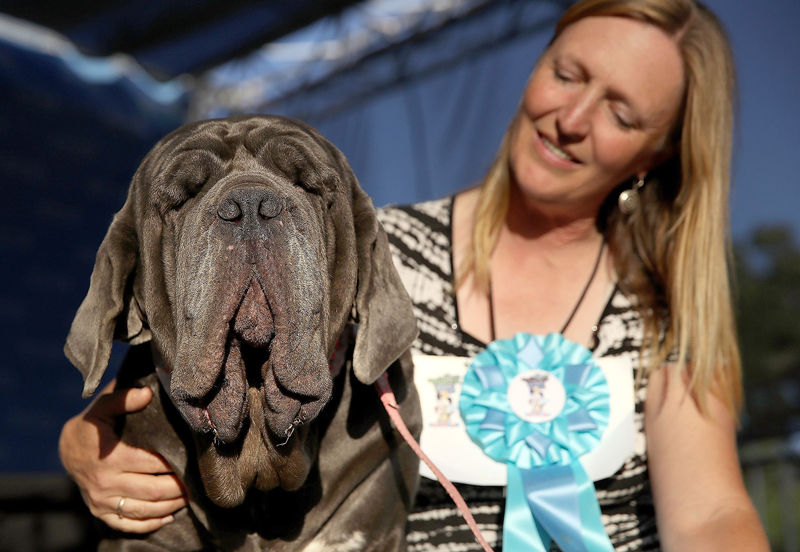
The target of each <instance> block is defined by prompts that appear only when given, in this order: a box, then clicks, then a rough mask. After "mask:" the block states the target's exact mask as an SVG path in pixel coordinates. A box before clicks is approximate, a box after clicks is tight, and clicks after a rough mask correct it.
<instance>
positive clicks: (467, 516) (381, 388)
mask: <svg viewBox="0 0 800 552" xmlns="http://www.w3.org/2000/svg"><path fill="white" fill-rule="evenodd" d="M375 387H377V389H378V395H380V397H381V402H382V403H383V406H384V408H386V412H387V413H388V414H389V417H390V418H391V419H392V421H393V422H394V425H395V427H397V431H399V432H400V435H402V436H403V439H405V440H406V442H407V443H408V445H409V446H410V447H411V449H412V450H413V451H414V452H415V453H417V456H419V457H420V459H421V460H422V461H423V462H425V463H426V464H427V465H428V467H429V468H430V469H431V471H432V472H433V473H434V474H435V475H436V478H437V479H438V480H439V483H441V484H442V487H444V489H445V490H446V491H447V494H449V495H450V498H452V499H453V502H455V503H456V506H458V509H459V510H461V515H462V516H464V520H465V521H466V522H467V525H469V528H470V529H472V533H473V534H474V535H475V538H476V539H478V542H479V543H480V544H481V546H483V549H484V551H485V552H493V551H492V548H491V547H490V546H489V544H488V543H487V542H486V539H484V538H483V535H482V534H481V531H480V529H478V524H477V523H476V522H475V518H474V517H472V514H471V513H470V511H469V508H468V507H467V503H466V502H464V499H463V498H462V497H461V494H460V493H459V492H458V489H456V487H455V485H453V484H452V483H451V482H450V481H449V480H448V479H447V478H446V477H445V476H444V474H443V473H442V472H441V471H440V470H439V468H437V467H436V466H435V465H434V463H433V462H431V459H430V458H428V456H427V455H426V454H425V453H424V452H422V449H421V448H420V446H419V443H417V440H416V439H414V436H413V435H411V432H410V431H409V430H408V428H407V427H406V424H405V422H403V418H402V417H401V416H400V412H399V410H398V408H399V407H398V406H397V399H396V398H395V396H394V393H392V388H391V386H390V385H389V378H388V377H387V376H386V372H384V373H383V374H381V375H380V377H378V379H377V380H376V381H375Z"/></svg>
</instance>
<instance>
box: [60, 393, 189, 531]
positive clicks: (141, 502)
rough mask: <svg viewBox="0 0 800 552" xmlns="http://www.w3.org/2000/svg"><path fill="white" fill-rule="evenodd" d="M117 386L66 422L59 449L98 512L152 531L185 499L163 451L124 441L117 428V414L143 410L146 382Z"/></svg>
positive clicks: (117, 525)
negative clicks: (141, 385) (139, 385)
mask: <svg viewBox="0 0 800 552" xmlns="http://www.w3.org/2000/svg"><path fill="white" fill-rule="evenodd" d="M113 386H114V383H113V382H112V383H111V384H110V385H109V386H108V387H106V388H105V389H104V390H103V393H102V394H101V395H100V396H99V397H98V398H97V399H95V400H94V401H93V402H92V404H90V405H89V407H88V408H87V409H86V410H85V411H83V412H82V413H81V414H78V415H77V416H75V417H74V418H71V419H70V420H69V421H68V422H67V423H66V424H64V428H63V429H62V430H61V439H60V440H59V445H58V448H59V454H60V456H61V462H62V464H64V467H65V468H66V469H67V471H68V472H69V474H70V475H71V476H72V478H73V479H74V480H75V482H76V483H77V484H78V487H80V489H81V494H82V495H83V500H84V501H85V502H86V504H87V505H88V506H89V510H90V511H91V512H92V514H93V515H94V516H96V517H98V518H100V519H101V520H103V521H104V522H105V523H106V524H107V525H108V526H109V527H111V528H112V529H116V530H118V531H125V532H128V533H148V532H150V531H155V530H156V529H158V528H159V527H161V526H163V525H166V524H167V523H170V522H172V521H173V517H172V514H173V513H174V512H176V511H178V510H180V509H181V508H183V507H185V506H186V498H185V497H184V492H183V488H182V487H181V484H180V483H179V481H178V478H177V477H176V476H175V474H174V473H173V471H172V468H171V467H170V466H169V464H167V462H166V461H165V460H164V459H163V458H162V457H161V456H159V455H158V454H155V453H152V452H149V451H146V450H144V449H139V448H134V447H131V446H129V445H126V444H125V443H123V442H122V441H120V439H119V436H118V435H117V434H116V433H115V432H114V420H115V418H116V417H118V416H121V415H123V414H126V413H129V412H136V411H139V410H142V409H143V408H144V407H145V406H147V405H148V403H149V402H150V400H151V399H152V398H153V392H152V391H151V390H150V389H149V388H147V387H145V388H143V389H123V390H119V391H112V389H113ZM122 498H124V499H125V501H124V503H123V504H122V508H121V516H120V515H118V513H117V508H118V507H119V506H120V501H121V499H122Z"/></svg>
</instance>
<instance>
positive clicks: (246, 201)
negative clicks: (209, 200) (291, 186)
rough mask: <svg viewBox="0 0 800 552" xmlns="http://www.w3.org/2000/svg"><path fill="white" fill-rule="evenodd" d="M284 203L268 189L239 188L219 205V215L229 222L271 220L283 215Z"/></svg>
mask: <svg viewBox="0 0 800 552" xmlns="http://www.w3.org/2000/svg"><path fill="white" fill-rule="evenodd" d="M282 210H283V201H282V200H281V198H280V197H278V196H277V195H276V194H275V193H274V192H272V191H271V190H268V189H266V188H237V189H235V190H233V191H232V192H230V193H229V194H228V195H227V196H226V197H225V199H223V200H222V202H221V203H220V204H219V209H217V215H218V216H219V218H221V219H222V220H225V221H228V222H239V221H242V220H248V219H251V220H254V221H258V220H259V219H261V220H269V219H271V218H275V217H277V216H278V215H280V214H281V211H282Z"/></svg>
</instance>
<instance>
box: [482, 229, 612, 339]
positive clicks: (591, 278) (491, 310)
mask: <svg viewBox="0 0 800 552" xmlns="http://www.w3.org/2000/svg"><path fill="white" fill-rule="evenodd" d="M605 245H606V239H605V237H603V241H601V242H600V250H599V251H598V252H597V259H596V260H595V261H594V268H592V273H591V274H590V275H589V281H588V282H586V285H585V286H583V291H582V292H581V296H580V297H578V302H577V303H575V306H574V307H573V309H572V312H571V313H570V314H569V317H568V318H567V321H566V322H565V323H564V327H562V328H561V331H560V332H558V333H560V334H561V335H564V332H565V331H566V330H567V328H568V327H569V323H570V322H572V319H573V318H574V317H575V313H576V312H578V307H580V306H581V303H582V302H583V298H584V297H586V292H587V291H589V286H590V285H592V282H593V281H594V277H595V275H596V274H597V269H598V268H599V266H600V259H601V258H602V257H603V249H604V248H605ZM489 322H490V323H491V325H492V328H491V329H492V335H491V340H490V341H494V340H495V338H496V336H497V331H496V330H495V325H494V300H493V299H492V280H491V276H490V278H489Z"/></svg>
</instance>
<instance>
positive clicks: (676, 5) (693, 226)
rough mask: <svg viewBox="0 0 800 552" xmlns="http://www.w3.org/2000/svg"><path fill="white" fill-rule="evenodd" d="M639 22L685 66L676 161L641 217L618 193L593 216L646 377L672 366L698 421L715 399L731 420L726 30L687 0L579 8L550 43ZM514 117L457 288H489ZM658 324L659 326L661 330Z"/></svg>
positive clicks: (736, 363) (730, 74)
mask: <svg viewBox="0 0 800 552" xmlns="http://www.w3.org/2000/svg"><path fill="white" fill-rule="evenodd" d="M592 16H615V17H629V18H633V19H637V20H640V21H645V22H647V23H650V24H652V25H655V26H656V27H658V28H660V29H662V30H663V31H664V32H666V33H667V34H668V35H670V36H672V37H674V38H675V40H676V43H677V45H678V47H679V50H680V53H681V57H682V58H683V62H684V74H685V99H684V105H683V108H682V111H683V116H682V119H681V120H679V121H678V124H677V128H676V129H675V142H677V143H676V144H675V146H676V148H675V154H674V155H673V157H672V158H671V159H669V160H668V161H666V162H665V163H663V164H662V165H660V166H659V167H657V168H655V169H654V170H652V171H651V173H650V175H649V176H648V182H647V184H646V185H645V186H644V187H643V188H642V189H641V190H640V191H639V193H640V195H641V200H642V201H641V206H640V209H639V211H638V212H636V213H635V214H633V215H631V216H624V215H622V213H620V212H619V209H618V208H617V206H616V197H617V195H618V193H619V191H621V190H622V189H624V188H625V187H629V186H630V184H629V183H627V184H622V185H621V186H620V187H619V188H617V189H616V190H614V191H613V192H612V193H611V194H610V195H609V197H608V198H607V200H606V202H605V203H604V205H603V207H601V209H600V213H599V215H598V221H597V223H598V227H599V229H600V230H601V231H603V232H604V233H605V236H606V240H607V242H608V245H609V250H610V252H611V253H612V256H613V258H614V263H615V268H616V271H617V274H619V275H620V282H619V285H620V287H621V288H622V289H623V291H625V292H626V293H628V294H629V295H631V296H633V297H635V298H636V299H637V301H638V303H637V309H638V310H639V312H640V313H641V315H642V318H643V320H644V322H645V330H644V331H645V340H644V344H643V350H642V353H643V355H642V358H643V359H647V360H646V361H645V369H646V370H652V369H653V368H655V367H657V366H660V365H662V364H663V363H664V362H666V361H667V359H668V357H669V356H670V352H671V351H673V350H677V359H675V358H670V359H669V360H671V361H676V364H677V365H678V366H679V369H680V370H682V371H684V372H685V374H686V376H687V377H688V379H689V382H690V389H691V390H692V393H693V395H694V397H695V399H696V400H697V402H698V404H699V405H700V407H701V409H702V410H703V411H707V397H708V393H709V392H713V393H715V394H716V395H718V396H719V397H720V398H722V399H723V400H724V401H725V403H726V404H727V405H728V406H729V407H730V409H731V410H732V411H733V412H737V411H738V409H739V408H740V406H741V400H742V387H741V360H740V357H739V348H738V345H737V338H736V327H735V322H734V315H733V306H732V301H731V289H730V281H729V274H728V267H729V262H730V257H731V255H730V247H729V239H728V238H729V220H728V210H729V205H728V195H729V187H730V158H731V134H732V126H733V94H734V87H735V75H734V67H733V57H732V55H731V51H730V47H729V45H728V41H727V38H726V36H725V31H724V30H723V28H722V25H721V24H720V23H719V21H718V20H717V18H716V17H715V16H714V15H713V14H712V13H711V12H710V11H709V10H708V9H707V8H705V7H704V6H703V5H701V4H699V3H697V2H695V1H694V0H582V1H579V2H577V3H576V4H574V5H573V6H572V7H570V8H569V9H568V10H567V11H566V12H565V13H564V14H563V15H562V17H561V19H560V20H559V21H558V24H557V25H556V31H555V35H554V37H553V40H555V39H556V38H557V37H558V35H559V34H560V33H561V32H562V31H563V30H564V29H565V28H566V27H568V26H569V25H571V24H572V23H575V22H576V21H579V20H581V19H583V18H585V17H592ZM518 117H519V114H517V115H516V116H515V117H514V119H513V120H512V122H511V124H510V125H509V128H508V130H507V131H506V134H505V137H504V138H503V142H502V144H501V147H500V150H499V151H498V153H497V156H496V158H495V160H494V162H493V164H492V166H491V168H490V169H489V171H488V173H487V175H486V176H485V177H484V180H483V182H482V184H481V190H480V196H479V199H478V204H477V208H476V213H475V227H474V230H473V235H472V243H471V244H470V247H469V248H468V249H467V251H466V253H465V257H464V260H463V262H462V264H461V266H460V267H459V269H460V270H459V277H458V280H457V285H459V286H460V285H462V284H463V283H464V281H465V279H466V277H467V276H468V275H470V274H471V275H472V276H473V278H474V281H475V283H476V285H478V286H480V287H482V288H484V289H488V284H489V259H490V255H491V252H492V249H493V247H494V245H495V243H496V242H497V238H498V236H499V233H500V229H501V227H502V225H503V221H504V220H505V216H506V213H507V211H508V202H509V187H510V178H511V176H510V168H509V147H510V141H511V137H512V136H513V135H514V132H515V127H516V123H517V120H518ZM659 321H664V322H663V323H661V322H659Z"/></svg>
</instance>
